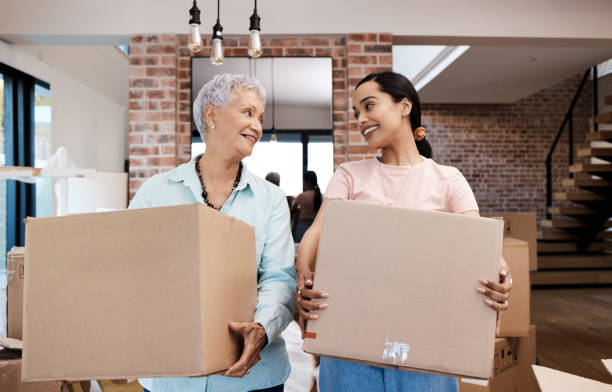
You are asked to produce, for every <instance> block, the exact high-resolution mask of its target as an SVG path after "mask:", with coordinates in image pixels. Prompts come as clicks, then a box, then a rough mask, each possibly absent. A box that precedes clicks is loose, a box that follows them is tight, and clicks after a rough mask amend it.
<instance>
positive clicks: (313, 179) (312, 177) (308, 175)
mask: <svg viewBox="0 0 612 392" xmlns="http://www.w3.org/2000/svg"><path fill="white" fill-rule="evenodd" d="M304 182H305V183H308V184H310V186H312V189H314V193H315V194H314V211H315V212H318V211H319V208H321V203H322V202H323V197H322V196H321V189H319V184H318V181H317V173H315V172H313V171H310V170H309V171H306V172H304Z"/></svg>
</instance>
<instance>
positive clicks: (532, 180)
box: [423, 75, 592, 221]
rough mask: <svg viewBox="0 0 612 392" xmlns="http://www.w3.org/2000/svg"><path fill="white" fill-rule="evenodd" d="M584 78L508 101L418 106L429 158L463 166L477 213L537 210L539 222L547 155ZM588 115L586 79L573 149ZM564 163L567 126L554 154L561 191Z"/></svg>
mask: <svg viewBox="0 0 612 392" xmlns="http://www.w3.org/2000/svg"><path fill="white" fill-rule="evenodd" d="M581 77H582V75H576V76H575V77H572V78H569V79H567V80H565V81H563V82H561V83H558V84H557V85H554V86H552V87H550V88H547V89H545V90H542V91H540V92H537V93H535V94H533V95H531V96H529V97H526V98H524V99H521V100H519V101H518V102H515V103H513V104H507V105H458V104H435V105H432V104H429V105H427V104H425V105H423V123H424V124H425V125H426V127H427V137H428V139H429V141H430V143H431V144H432V147H433V150H434V159H435V160H436V161H437V162H439V163H441V164H445V165H451V166H455V167H457V168H459V169H460V170H461V171H462V173H463V174H464V175H465V177H466V178H467V180H468V182H469V183H470V185H471V186H472V189H473V190H474V193H475V195H476V199H477V201H478V204H479V206H480V208H481V211H482V212H486V213H494V212H502V211H505V212H526V211H536V212H537V214H538V221H539V220H540V219H542V218H543V217H544V215H545V214H546V211H545V210H546V208H545V207H546V166H545V163H544V162H545V160H546V155H547V154H548V151H549V149H550V147H551V145H552V143H553V140H554V138H555V136H556V134H557V131H558V130H559V126H560V125H561V122H562V121H563V117H564V116H565V113H566V111H567V109H568V108H569V105H570V103H571V100H572V98H573V96H574V94H575V92H576V90H577V88H578V85H579V84H580V80H581ZM591 114H592V85H591V84H590V83H588V84H587V85H586V86H585V88H584V90H583V92H582V94H581V96H580V99H579V100H578V103H577V106H576V108H575V111H574V151H576V150H577V149H578V148H579V147H580V146H581V145H582V144H583V143H584V142H585V134H586V132H588V131H589V129H590V122H589V119H590V118H591ZM574 157H575V155H574ZM567 166H568V132H567V129H566V130H565V133H564V134H563V136H562V139H561V140H560V142H559V145H558V146H557V148H556V150H555V153H554V155H553V191H556V192H558V191H561V189H562V188H561V187H560V184H561V179H562V178H566V177H568V170H567ZM557 205H559V204H557Z"/></svg>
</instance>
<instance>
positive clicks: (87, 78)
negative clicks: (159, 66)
mask: <svg viewBox="0 0 612 392" xmlns="http://www.w3.org/2000/svg"><path fill="white" fill-rule="evenodd" d="M112 49H113V50H114V48H112ZM84 50H86V49H85V48H79V47H73V48H65V47H64V48H54V47H36V46H29V47H25V46H11V45H6V44H4V43H0V62H3V63H5V64H7V65H9V66H11V67H14V68H17V69H19V70H21V71H23V72H26V73H28V74H31V75H33V76H35V77H37V78H39V79H41V80H43V81H45V82H48V83H49V84H50V85H51V144H52V149H53V151H55V150H56V149H57V148H58V147H60V146H64V147H66V148H67V149H68V154H69V158H70V160H72V161H73V162H74V163H75V164H76V165H77V166H79V167H83V168H93V169H96V170H100V171H115V172H121V171H123V162H124V160H125V159H127V148H128V146H127V128H128V125H127V124H128V118H127V115H128V114H127V101H128V99H127V95H128V77H127V61H128V60H127V58H125V59H124V62H125V64H121V57H117V58H113V59H112V61H110V60H108V58H107V57H108V56H107V55H105V54H104V53H105V52H106V50H102V51H101V52H99V51H89V53H88V55H87V56H83V51H84ZM95 53H99V54H98V56H97V57H96V55H95ZM111 53H112V52H111ZM92 63H94V64H97V65H96V67H97V68H92ZM105 63H107V64H106V65H105ZM115 63H116V64H115ZM67 64H69V65H67ZM118 65H119V66H118ZM123 65H125V70H124V71H123V70H122V69H123Z"/></svg>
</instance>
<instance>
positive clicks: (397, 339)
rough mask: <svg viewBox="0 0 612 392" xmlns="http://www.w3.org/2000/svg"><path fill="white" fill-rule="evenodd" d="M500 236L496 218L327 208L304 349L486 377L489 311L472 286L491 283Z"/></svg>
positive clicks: (352, 205)
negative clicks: (321, 302) (318, 296)
mask: <svg viewBox="0 0 612 392" xmlns="http://www.w3.org/2000/svg"><path fill="white" fill-rule="evenodd" d="M502 229H503V223H502V222H501V221H500V220H496V219H486V218H480V217H473V216H466V215H460V214H449V213H443V212H434V211H423V210H409V209H402V208H394V207H386V206H380V205H374V204H368V203H363V202H357V201H343V200H330V201H328V203H327V205H326V210H325V220H324V222H323V228H322V233H321V239H320V241H319V253H318V256H317V266H316V270H315V279H314V288H315V289H316V290H324V291H327V292H329V293H330V294H331V296H330V297H329V298H327V299H326V300H325V302H327V303H329V308H328V309H325V311H323V312H321V313H320V316H321V317H320V319H319V320H314V321H309V323H308V328H307V333H306V334H305V337H306V339H305V340H304V351H306V352H309V353H312V354H320V355H326V356H331V357H338V358H345V359H351V360H357V361H364V362H371V363H375V364H380V365H384V366H392V367H399V368H405V369H406V370H421V371H427V372H438V373H444V374H457V375H467V376H472V377H481V378H488V377H489V376H491V374H492V371H493V348H494V344H495V321H496V320H495V319H496V313H495V312H494V311H493V310H492V309H491V308H489V307H488V306H486V304H485V303H484V302H483V299H482V295H481V294H478V292H476V290H475V287H476V286H477V285H478V278H479V277H484V278H487V279H496V278H497V276H498V272H499V264H500V260H501V247H502V238H503V235H502Z"/></svg>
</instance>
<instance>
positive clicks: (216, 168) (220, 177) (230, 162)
mask: <svg viewBox="0 0 612 392" xmlns="http://www.w3.org/2000/svg"><path fill="white" fill-rule="evenodd" d="M199 164H200V171H201V172H202V173H204V176H205V178H206V181H207V182H212V183H223V182H229V181H234V180H235V179H236V173H238V168H239V166H240V160H239V159H237V158H227V157H226V156H224V154H218V153H215V152H214V151H209V150H206V151H205V152H204V154H203V155H202V158H201V159H200V162H199Z"/></svg>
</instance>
